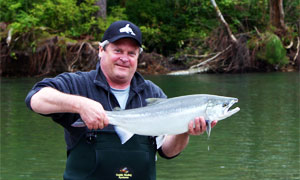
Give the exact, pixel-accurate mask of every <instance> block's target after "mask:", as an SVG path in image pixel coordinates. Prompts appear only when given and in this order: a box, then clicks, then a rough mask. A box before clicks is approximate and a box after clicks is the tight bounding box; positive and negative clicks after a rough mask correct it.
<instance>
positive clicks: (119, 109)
mask: <svg viewBox="0 0 300 180" xmlns="http://www.w3.org/2000/svg"><path fill="white" fill-rule="evenodd" d="M122 110H123V109H121V108H120V107H118V106H117V107H115V108H114V109H113V111H122Z"/></svg>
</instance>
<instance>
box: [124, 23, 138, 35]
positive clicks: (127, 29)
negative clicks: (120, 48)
mask: <svg viewBox="0 0 300 180" xmlns="http://www.w3.org/2000/svg"><path fill="white" fill-rule="evenodd" d="M129 25H130V24H126V26H125V27H122V28H121V29H120V32H121V33H122V32H126V33H127V34H129V33H131V35H133V36H135V33H134V32H133V31H132V29H131V28H130V27H129Z"/></svg>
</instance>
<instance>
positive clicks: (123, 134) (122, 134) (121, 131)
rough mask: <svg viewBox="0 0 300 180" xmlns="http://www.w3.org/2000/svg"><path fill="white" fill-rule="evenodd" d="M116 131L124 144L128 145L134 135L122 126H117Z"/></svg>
mask: <svg viewBox="0 0 300 180" xmlns="http://www.w3.org/2000/svg"><path fill="white" fill-rule="evenodd" d="M115 131H116V133H117V134H118V136H119V138H120V140H121V143H122V144H124V143H126V142H127V141H128V140H129V139H130V138H131V137H132V136H133V135H134V134H133V133H131V132H129V131H127V130H126V129H123V128H121V127H120V126H115Z"/></svg>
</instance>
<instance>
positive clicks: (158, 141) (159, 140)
mask: <svg viewBox="0 0 300 180" xmlns="http://www.w3.org/2000/svg"><path fill="white" fill-rule="evenodd" d="M166 137H167V135H161V136H157V137H156V139H155V140H156V148H157V149H159V148H160V147H161V146H162V145H163V143H164V141H165V139H166Z"/></svg>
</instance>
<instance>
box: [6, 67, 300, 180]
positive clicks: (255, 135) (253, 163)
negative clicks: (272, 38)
mask: <svg viewBox="0 0 300 180" xmlns="http://www.w3.org/2000/svg"><path fill="white" fill-rule="evenodd" d="M147 78H149V79H151V80H152V81H154V82H155V83H157V84H158V85H159V86H160V87H161V88H162V89H163V90H164V91H165V92H166V94H167V95H168V96H169V97H174V96H180V95H187V94H196V93H201V94H216V95H224V96H233V97H237V98H239V103H238V104H237V106H239V107H240V108H241V111H240V112H239V113H237V114H236V115H234V116H232V117H230V118H228V119H226V120H224V121H220V122H219V124H218V125H217V126H216V127H215V128H214V129H213V130H212V133H211V137H210V139H209V140H207V136H206V135H203V136H197V137H195V136H193V137H191V141H190V144H189V146H188V147H187V148H186V149H185V150H184V151H183V152H182V153H181V155H180V156H178V157H177V158H175V159H173V160H164V159H161V158H159V159H158V161H157V179H158V180H179V179H180V180H182V179H185V180H199V179H211V180H218V179H220V180H226V179H228V180H229V179H230V180H232V179H236V180H243V179H245V180H248V179H270V180H271V179H272V180H273V179H300V174H299V169H300V165H299V163H300V152H299V147H300V146H299V139H300V137H299V134H300V133H299V120H300V117H299V99H300V98H299V96H300V90H299V82H300V81H299V73H268V74H242V75H240V74H236V75H221V74H219V75H215V74H214V75H210V74H209V75H193V76H148V77H147ZM37 80H38V79H32V78H22V79H12V78H9V79H7V78H2V79H1V173H0V174H1V175H0V177H1V178H0V179H28V180H29V179H30V180H31V179H39V180H40V179H62V173H63V171H64V166H65V159H66V152H65V144H64V138H63V130H62V128H61V127H59V125H57V124H55V123H53V122H52V121H51V120H50V119H48V118H46V117H42V116H39V115H37V114H34V113H32V112H30V111H29V110H27V109H26V107H25V104H24V98H25V96H26V94H27V92H28V91H29V89H30V88H31V87H32V85H33V84H34V82H36V81H37ZM208 146H209V147H210V151H208V150H207V147H208Z"/></svg>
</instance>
